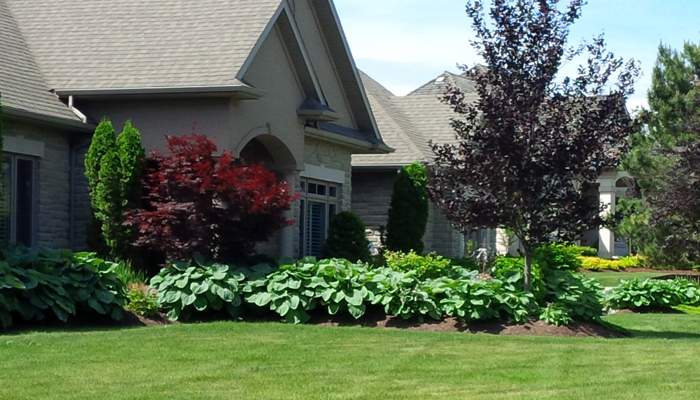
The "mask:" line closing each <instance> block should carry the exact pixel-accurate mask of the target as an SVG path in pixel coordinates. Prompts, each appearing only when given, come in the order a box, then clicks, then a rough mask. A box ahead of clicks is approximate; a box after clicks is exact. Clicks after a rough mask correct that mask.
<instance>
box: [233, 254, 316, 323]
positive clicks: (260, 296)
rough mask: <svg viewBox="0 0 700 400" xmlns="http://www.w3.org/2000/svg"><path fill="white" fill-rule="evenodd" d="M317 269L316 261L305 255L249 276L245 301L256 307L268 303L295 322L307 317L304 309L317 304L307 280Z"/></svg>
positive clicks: (266, 305) (301, 321) (267, 305)
mask: <svg viewBox="0 0 700 400" xmlns="http://www.w3.org/2000/svg"><path fill="white" fill-rule="evenodd" d="M316 272H317V263H316V260H315V259H313V258H306V259H304V260H301V261H299V262H297V263H290V264H287V265H282V266H280V268H279V270H277V271H275V272H273V273H272V274H269V275H268V276H266V277H264V278H260V279H254V280H253V279H252V280H250V281H249V282H248V284H247V285H246V287H245V292H246V293H248V294H247V295H246V298H245V299H246V301H247V302H248V303H251V304H255V305H257V306H258V307H268V308H269V309H270V310H272V311H274V312H276V313H278V314H279V315H280V316H282V317H283V318H285V319H286V320H287V322H290V323H294V324H298V323H304V322H306V321H308V320H309V318H310V316H309V314H308V312H307V311H310V310H313V309H314V308H316V306H317V305H318V301H317V299H316V291H315V290H314V288H312V287H311V282H312V279H313V277H314V276H316Z"/></svg>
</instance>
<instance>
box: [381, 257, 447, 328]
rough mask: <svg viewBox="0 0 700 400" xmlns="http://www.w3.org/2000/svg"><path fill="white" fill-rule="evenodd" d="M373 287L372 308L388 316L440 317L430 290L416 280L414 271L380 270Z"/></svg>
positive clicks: (440, 311) (427, 284) (407, 317)
mask: <svg viewBox="0 0 700 400" xmlns="http://www.w3.org/2000/svg"><path fill="white" fill-rule="evenodd" d="M372 283H373V284H375V285H376V289H375V290H376V291H375V296H374V299H373V300H372V304H381V305H382V306H383V307H384V311H385V312H386V313H387V315H394V316H398V317H401V318H403V319H409V318H413V317H418V318H419V319H420V320H422V319H423V317H424V316H426V315H427V316H430V317H431V318H433V319H440V318H441V317H442V310H441V309H440V307H439V305H438V304H437V301H436V299H435V297H434V293H433V287H432V286H431V285H430V284H429V283H426V282H424V281H422V280H421V279H419V277H418V275H417V273H416V272H415V271H408V272H399V271H395V270H393V269H391V268H381V269H378V270H376V271H375V275H374V277H373V278H372Z"/></svg>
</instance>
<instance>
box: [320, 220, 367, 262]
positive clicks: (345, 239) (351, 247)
mask: <svg viewBox="0 0 700 400" xmlns="http://www.w3.org/2000/svg"><path fill="white" fill-rule="evenodd" d="M323 255H324V256H325V257H326V258H344V259H346V260H350V261H358V260H359V261H363V262H369V261H370V259H371V258H372V255H371V253H370V251H369V240H367V236H366V235H365V224H364V222H362V220H361V219H360V217H359V216H358V215H357V214H353V213H351V212H349V211H343V212H341V213H338V214H336V215H335V216H334V217H333V219H332V220H331V222H330V224H329V226H328V238H326V244H325V247H324V249H323Z"/></svg>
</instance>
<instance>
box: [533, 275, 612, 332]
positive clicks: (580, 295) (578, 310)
mask: <svg viewBox="0 0 700 400" xmlns="http://www.w3.org/2000/svg"><path fill="white" fill-rule="evenodd" d="M545 276H546V277H545V280H546V284H547V298H546V301H547V303H548V304H547V306H546V307H545V309H544V310H543V311H542V313H541V314H540V319H542V320H544V321H547V322H549V323H554V324H555V325H561V324H568V323H569V322H570V321H571V320H579V321H599V320H600V317H601V316H602V315H603V304H604V300H603V296H602V293H603V287H602V286H600V284H599V283H598V281H596V280H595V279H593V278H586V277H585V276H584V275H582V274H579V273H572V272H569V271H557V270H550V271H547V273H546V274H545Z"/></svg>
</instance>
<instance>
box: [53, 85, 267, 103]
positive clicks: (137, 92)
mask: <svg viewBox="0 0 700 400" xmlns="http://www.w3.org/2000/svg"><path fill="white" fill-rule="evenodd" d="M53 91H54V92H55V93H56V94H57V95H59V96H60V97H68V96H74V97H80V98H83V99H85V98H90V99H103V98H114V97H120V98H131V97H179V96H187V97H193V96H194V97H232V98H236V99H239V100H256V99H259V98H261V97H263V96H264V95H265V92H264V91H262V90H260V89H256V88H254V87H251V86H247V85H226V86H172V87H134V88H102V89H70V88H67V89H54V90H53Z"/></svg>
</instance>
